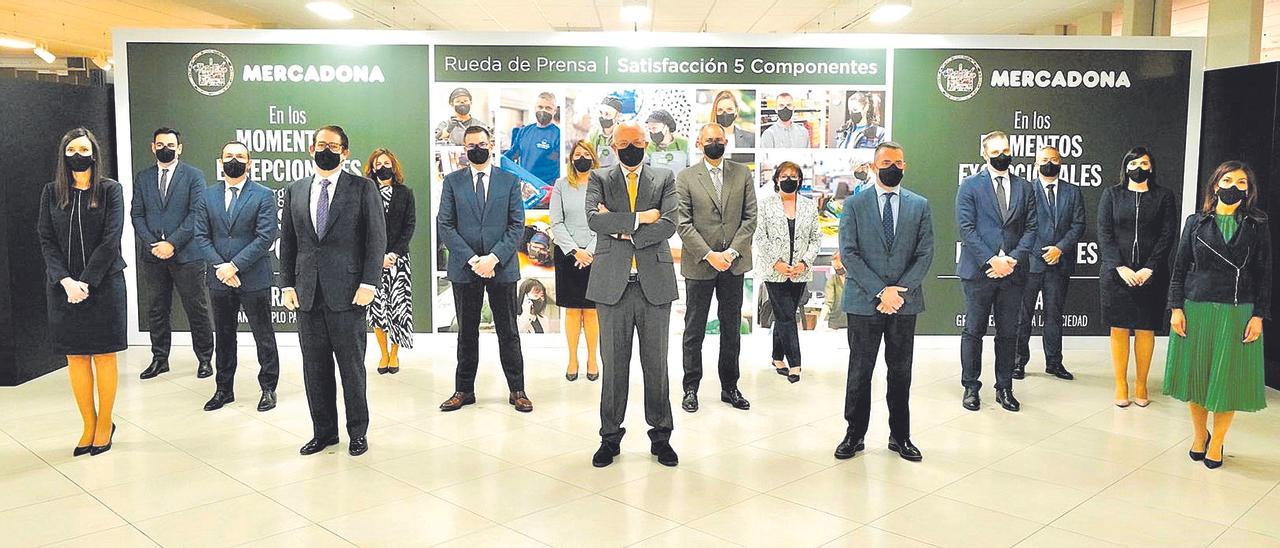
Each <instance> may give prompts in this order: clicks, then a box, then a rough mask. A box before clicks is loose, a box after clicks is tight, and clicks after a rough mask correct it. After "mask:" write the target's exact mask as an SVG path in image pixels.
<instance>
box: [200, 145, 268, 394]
mask: <svg viewBox="0 0 1280 548" xmlns="http://www.w3.org/2000/svg"><path fill="white" fill-rule="evenodd" d="M248 168H249V147H247V146H245V144H244V143H241V142H239V141H232V142H230V143H227V144H225V145H223V146H222V180H223V182H222V184H219V185H214V186H211V187H209V188H208V189H206V190H205V200H204V208H203V209H202V210H201V214H200V215H198V216H196V233H195V244H196V247H197V248H198V249H199V250H200V252H201V253H202V254H203V255H204V258H205V260H206V261H208V262H209V265H210V266H211V267H212V268H210V269H209V274H208V280H207V281H206V283H207V284H208V285H209V294H210V297H211V299H210V300H211V301H212V304H213V325H214V331H215V339H216V349H215V351H216V356H217V369H218V372H217V373H218V374H217V376H216V377H215V378H214V380H215V381H217V389H216V390H215V391H214V394H213V398H212V399H210V400H209V402H208V403H206V404H204V410H205V411H213V410H215V409H221V408H222V406H224V405H226V404H228V403H231V402H233V401H236V396H235V376H236V364H237V360H236V329H237V328H238V327H240V320H239V318H238V317H237V316H238V313H239V312H240V309H241V308H242V307H243V308H244V315H245V317H246V318H248V319H249V329H251V330H252V331H253V342H254V345H255V346H257V348H258V367H259V372H258V386H259V387H260V388H261V389H262V398H261V399H260V400H259V401H258V411H269V410H271V409H274V408H275V406H276V381H277V380H278V379H279V378H280V356H279V353H278V352H277V351H276V332H275V328H274V327H273V326H272V324H271V285H272V284H271V282H272V278H273V277H272V274H271V246H272V244H274V243H275V242H276V236H277V235H278V234H279V232H280V225H279V222H278V220H277V211H278V210H277V209H276V195H275V193H274V192H272V191H271V189H269V188H267V187H265V186H262V185H260V184H258V183H256V182H254V181H252V180H250V179H249V169H248Z"/></svg>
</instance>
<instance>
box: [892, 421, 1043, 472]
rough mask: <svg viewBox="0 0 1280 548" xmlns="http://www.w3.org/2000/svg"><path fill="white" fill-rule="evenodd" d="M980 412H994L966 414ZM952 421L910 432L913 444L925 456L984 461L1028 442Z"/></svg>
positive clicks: (1024, 446)
mask: <svg viewBox="0 0 1280 548" xmlns="http://www.w3.org/2000/svg"><path fill="white" fill-rule="evenodd" d="M982 415H994V413H973V414H971V415H969V416H974V417H978V416H982ZM962 418H964V417H962ZM956 420H960V419H956ZM984 420H991V419H984ZM1007 420H1012V419H1007ZM955 422H956V421H952V422H949V423H947V424H944V425H941V426H938V427H936V428H930V429H929V430H928V431H926V432H921V433H920V434H919V435H916V436H913V438H914V439H913V442H914V443H915V444H916V447H919V448H920V453H921V454H923V455H924V456H925V458H940V459H942V460H946V461H950V462H966V463H973V464H982V465H987V464H991V463H993V462H996V461H998V460H1000V459H1003V458H1005V457H1008V456H1009V455H1012V454H1014V453H1017V452H1018V451H1020V450H1022V449H1024V448H1026V447H1027V446H1028V445H1029V444H1030V442H1029V441H1026V440H1013V439H1009V438H1006V437H1002V436H995V435H990V433H974V432H969V431H966V430H961V429H959V428H955V427H953V426H952V425H953V424H954V423H955ZM867 447H870V448H873V449H880V448H885V447H888V444H887V442H884V441H879V442H876V443H874V444H869V445H867Z"/></svg>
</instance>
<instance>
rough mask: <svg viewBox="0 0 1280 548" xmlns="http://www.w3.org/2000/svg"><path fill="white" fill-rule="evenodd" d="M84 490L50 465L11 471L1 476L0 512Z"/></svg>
mask: <svg viewBox="0 0 1280 548" xmlns="http://www.w3.org/2000/svg"><path fill="white" fill-rule="evenodd" d="M83 492H84V490H82V489H80V486H78V485H76V484H75V482H73V481H71V480H69V479H67V478H66V476H63V475H62V474H59V473H58V471H57V470H54V469H53V468H50V467H48V466H42V467H38V468H24V469H20V470H17V471H11V472H9V473H6V474H5V475H3V476H0V512H2V511H4V510H9V509H12V508H19V507H22V506H27V505H29V504H36V503H40V502H45V501H48V500H53V499H58V498H62V497H68V496H71V495H76V494H80V493H83Z"/></svg>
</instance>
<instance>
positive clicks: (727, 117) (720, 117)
mask: <svg viewBox="0 0 1280 548" xmlns="http://www.w3.org/2000/svg"><path fill="white" fill-rule="evenodd" d="M737 119H738V113H736V112H724V113H721V114H717V115H716V123H717V124H720V127H729V126H731V125H733V121H734V120H737Z"/></svg>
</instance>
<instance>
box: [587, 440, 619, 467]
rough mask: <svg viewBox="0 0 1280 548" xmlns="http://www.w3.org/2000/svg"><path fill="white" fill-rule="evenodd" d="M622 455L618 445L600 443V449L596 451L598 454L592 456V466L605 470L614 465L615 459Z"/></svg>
mask: <svg viewBox="0 0 1280 548" xmlns="http://www.w3.org/2000/svg"><path fill="white" fill-rule="evenodd" d="M620 453H622V449H621V448H620V447H618V444H616V443H611V442H607V441H602V442H600V448H599V449H596V454H594V455H592V456H591V466H594V467H596V468H604V467H606V466H609V465H610V464H613V457H616V456H618V455H619V454H620Z"/></svg>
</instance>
